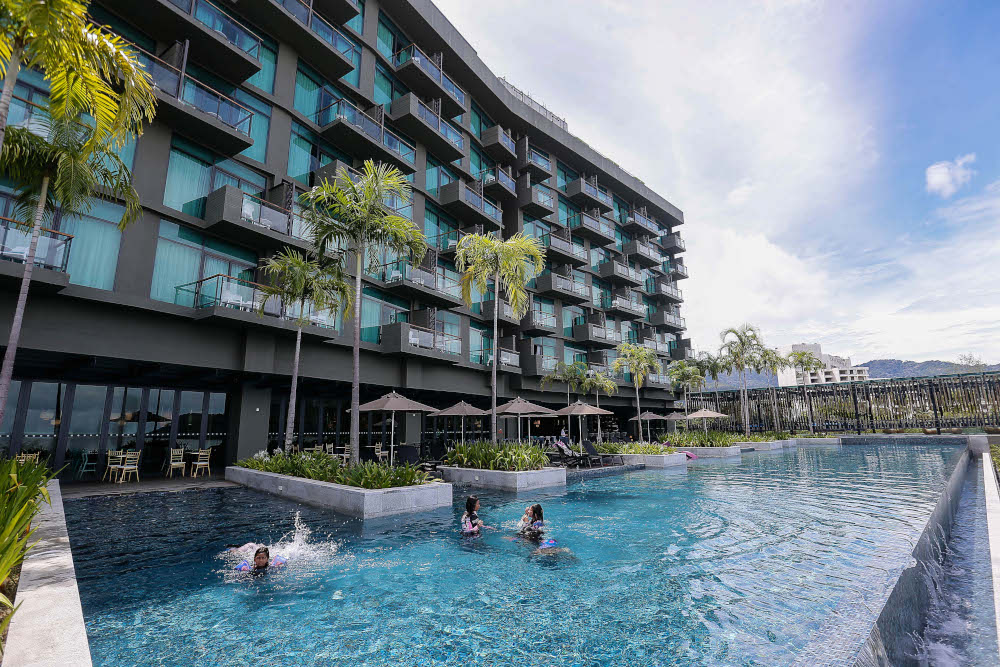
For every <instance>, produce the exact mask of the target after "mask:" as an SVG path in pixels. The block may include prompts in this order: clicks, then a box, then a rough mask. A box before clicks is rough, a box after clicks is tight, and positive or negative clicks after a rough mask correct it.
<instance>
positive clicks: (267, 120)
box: [233, 90, 271, 162]
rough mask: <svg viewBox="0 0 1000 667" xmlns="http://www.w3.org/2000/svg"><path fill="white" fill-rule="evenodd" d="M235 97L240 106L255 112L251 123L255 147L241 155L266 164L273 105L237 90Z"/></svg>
mask: <svg viewBox="0 0 1000 667" xmlns="http://www.w3.org/2000/svg"><path fill="white" fill-rule="evenodd" d="M233 97H235V98H236V100H237V101H238V102H239V103H240V104H242V105H243V106H245V107H246V108H248V109H250V110H251V111H253V119H252V120H251V121H250V138H251V139H253V145H252V146H250V147H249V148H247V149H245V150H244V151H243V152H242V153H240V155H242V156H244V157H248V158H250V159H251V160H257V161H258V162H266V161H267V137H268V133H269V132H270V129H271V105H270V104H266V103H264V102H261V101H260V100H258V99H257V98H256V97H254V96H253V95H251V94H250V93H248V92H246V91H243V90H236V91H235V93H234V94H233Z"/></svg>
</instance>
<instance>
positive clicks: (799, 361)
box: [788, 352, 823, 433]
mask: <svg viewBox="0 0 1000 667" xmlns="http://www.w3.org/2000/svg"><path fill="white" fill-rule="evenodd" d="M788 363H789V364H790V365H791V366H792V368H794V369H795V370H797V371H798V372H799V373H801V374H802V380H803V381H802V399H803V402H804V403H806V404H807V405H806V420H807V421H808V422H809V432H810V433H814V432H815V429H816V427H815V426H813V420H812V412H811V411H810V410H809V406H808V401H809V399H808V398H807V397H806V395H805V394H806V385H805V376H806V373H811V372H812V371H818V370H820V369H821V368H823V362H822V360H820V359H819V358H817V357H816V355H814V354H813V353H812V352H790V353H789V354H788Z"/></svg>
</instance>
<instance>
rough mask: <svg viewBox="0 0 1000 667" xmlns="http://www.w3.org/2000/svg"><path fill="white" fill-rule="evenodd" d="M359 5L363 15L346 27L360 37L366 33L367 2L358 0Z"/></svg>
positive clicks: (355, 18)
mask: <svg viewBox="0 0 1000 667" xmlns="http://www.w3.org/2000/svg"><path fill="white" fill-rule="evenodd" d="M357 5H358V9H360V10H361V13H360V14H358V15H357V16H355V17H354V18H353V19H351V20H350V21H348V22H347V23H345V24H344V25H345V26H347V27H348V28H350V29H351V30H353V31H354V32H356V33H358V34H359V35H360V34H362V33H363V32H364V31H365V0H357Z"/></svg>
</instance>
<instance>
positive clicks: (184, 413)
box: [176, 391, 205, 449]
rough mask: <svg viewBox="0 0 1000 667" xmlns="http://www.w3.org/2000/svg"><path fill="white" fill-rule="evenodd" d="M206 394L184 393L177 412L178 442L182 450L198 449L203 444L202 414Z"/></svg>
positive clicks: (177, 444) (198, 392) (197, 392)
mask: <svg viewBox="0 0 1000 667" xmlns="http://www.w3.org/2000/svg"><path fill="white" fill-rule="evenodd" d="M204 399H205V393H204V392H201V391H182V392H181V404H180V409H179V410H178V411H177V442H176V446H177V447H179V448H182V449H198V447H199V446H200V443H201V412H202V404H203V402H204Z"/></svg>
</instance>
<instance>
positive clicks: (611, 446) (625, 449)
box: [596, 442, 677, 454]
mask: <svg viewBox="0 0 1000 667" xmlns="http://www.w3.org/2000/svg"><path fill="white" fill-rule="evenodd" d="M596 447H597V451H598V452H600V453H601V454H676V453H677V448H676V447H672V446H666V445H663V444H661V443H656V442H599V443H597V445H596Z"/></svg>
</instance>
